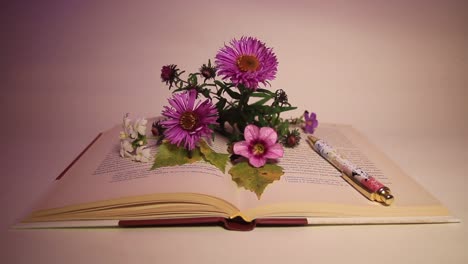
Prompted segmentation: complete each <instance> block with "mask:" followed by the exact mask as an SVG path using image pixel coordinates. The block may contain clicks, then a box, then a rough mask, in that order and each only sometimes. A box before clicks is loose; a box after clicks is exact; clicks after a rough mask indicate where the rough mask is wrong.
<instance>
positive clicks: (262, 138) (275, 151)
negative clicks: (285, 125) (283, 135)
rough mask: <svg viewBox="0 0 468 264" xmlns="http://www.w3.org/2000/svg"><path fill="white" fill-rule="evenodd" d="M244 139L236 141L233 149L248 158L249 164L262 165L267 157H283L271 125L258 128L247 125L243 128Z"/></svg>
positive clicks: (282, 151) (281, 148)
mask: <svg viewBox="0 0 468 264" xmlns="http://www.w3.org/2000/svg"><path fill="white" fill-rule="evenodd" d="M244 138H245V141H240V142H236V143H235V144H234V147H233V151H234V153H235V154H237V155H241V156H244V157H246V158H248V159H249V163H250V165H252V166H254V167H257V168H259V167H262V166H263V165H265V163H266V161H267V159H278V158H281V157H283V153H284V150H283V147H282V146H281V145H280V144H278V143H276V140H277V139H278V135H277V134H276V131H275V130H274V129H273V128H271V127H262V128H258V127H257V126H255V125H248V126H247V127H246V128H245V130H244Z"/></svg>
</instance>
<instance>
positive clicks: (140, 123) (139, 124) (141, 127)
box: [133, 118, 148, 136]
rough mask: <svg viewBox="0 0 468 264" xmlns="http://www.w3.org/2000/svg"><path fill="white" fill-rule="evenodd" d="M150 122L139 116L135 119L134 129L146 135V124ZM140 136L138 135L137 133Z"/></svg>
mask: <svg viewBox="0 0 468 264" xmlns="http://www.w3.org/2000/svg"><path fill="white" fill-rule="evenodd" d="M147 123H148V120H146V119H144V118H139V119H137V120H136V121H135V124H134V125H133V128H134V130H135V131H136V132H137V133H138V134H140V135H142V136H144V135H146V124H147ZM137 136H138V135H137Z"/></svg>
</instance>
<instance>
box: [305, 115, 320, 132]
mask: <svg viewBox="0 0 468 264" xmlns="http://www.w3.org/2000/svg"><path fill="white" fill-rule="evenodd" d="M304 119H305V126H304V131H305V132H306V133H309V134H313V133H314V131H315V128H317V126H318V120H317V115H316V114H315V113H311V114H310V115H309V111H305V112H304Z"/></svg>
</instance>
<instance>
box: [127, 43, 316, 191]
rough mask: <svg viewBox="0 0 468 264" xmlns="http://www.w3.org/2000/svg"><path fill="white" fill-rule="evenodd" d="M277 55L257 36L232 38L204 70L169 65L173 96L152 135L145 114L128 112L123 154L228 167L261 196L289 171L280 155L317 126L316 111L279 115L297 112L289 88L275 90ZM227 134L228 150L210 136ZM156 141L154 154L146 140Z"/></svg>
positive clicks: (158, 163)
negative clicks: (138, 115)
mask: <svg viewBox="0 0 468 264" xmlns="http://www.w3.org/2000/svg"><path fill="white" fill-rule="evenodd" d="M277 66H278V61H277V58H276V56H275V54H274V52H273V50H272V48H269V47H267V46H266V45H265V44H264V43H263V42H261V41H260V40H258V39H256V38H253V37H242V38H240V39H239V40H237V39H233V40H232V41H231V42H230V43H229V44H228V45H225V46H224V47H222V48H221V49H220V50H219V51H218V53H217V54H216V57H215V63H214V65H212V63H211V60H208V63H207V64H203V65H202V66H201V68H200V69H199V71H198V72H195V73H189V74H187V75H186V77H185V78H183V76H184V75H185V71H182V70H180V69H179V68H178V67H177V65H174V64H171V65H166V66H163V67H162V69H161V79H162V81H163V82H164V83H165V84H166V85H168V87H169V89H170V90H171V89H172V93H173V96H172V98H169V99H168V103H169V105H167V106H164V110H163V111H162V117H163V119H161V120H159V121H157V122H154V123H153V124H152V127H151V131H152V135H151V136H147V135H146V134H145V131H146V125H147V121H146V119H137V120H136V121H135V122H133V123H132V122H131V120H130V119H129V116H128V115H126V116H125V117H124V122H123V131H122V132H121V135H120V138H121V151H120V155H121V156H122V157H126V158H130V159H132V160H135V161H140V162H150V161H152V162H153V166H152V169H157V168H160V167H165V166H179V165H183V164H187V163H193V162H198V161H200V162H208V163H210V164H212V165H213V166H215V167H217V168H218V169H220V170H221V171H223V172H224V171H225V170H226V166H227V165H228V164H229V165H230V169H229V171H228V173H229V174H230V175H231V176H232V179H233V180H234V181H235V182H236V183H237V184H238V186H240V187H244V188H246V189H248V190H250V191H253V192H255V193H256V194H257V197H258V198H259V199H260V197H261V194H262V193H263V191H264V189H265V188H266V186H267V185H268V184H270V183H272V182H273V181H275V180H278V179H280V177H281V175H283V169H282V168H281V166H280V165H279V163H278V160H279V159H280V158H281V157H283V155H284V149H283V148H284V147H290V148H294V147H295V146H297V145H298V144H299V143H300V141H301V137H300V132H299V130H298V129H300V128H302V129H304V131H305V132H306V133H313V132H314V130H315V128H316V127H317V125H318V121H317V119H316V115H315V113H309V112H308V111H305V112H304V115H303V116H301V117H298V118H289V119H284V118H282V117H281V114H282V113H283V112H286V111H290V110H294V109H296V107H294V106H292V105H291V104H290V103H289V101H288V96H287V94H286V93H285V91H283V90H281V89H279V90H275V91H272V90H271V89H268V88H262V87H260V85H263V86H270V83H269V81H271V80H273V79H274V78H275V75H276V72H277ZM215 137H224V138H226V139H227V141H226V142H227V143H226V152H225V153H221V152H217V151H215V150H214V149H213V148H212V147H211V146H210V141H212V140H213V139H214V138H215ZM149 139H154V140H156V144H157V151H156V154H154V155H153V154H152V153H151V151H150V149H149V147H148V140H149Z"/></svg>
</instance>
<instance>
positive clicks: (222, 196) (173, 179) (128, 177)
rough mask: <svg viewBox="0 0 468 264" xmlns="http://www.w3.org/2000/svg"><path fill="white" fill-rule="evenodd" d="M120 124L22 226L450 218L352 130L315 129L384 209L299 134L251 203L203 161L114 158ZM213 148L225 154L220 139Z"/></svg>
mask: <svg viewBox="0 0 468 264" xmlns="http://www.w3.org/2000/svg"><path fill="white" fill-rule="evenodd" d="M120 130H121V127H120V126H116V127H115V128H113V129H110V130H108V131H106V132H104V133H101V134H99V136H98V137H97V138H96V139H95V140H94V141H93V142H92V143H91V144H90V146H88V148H86V149H85V150H84V151H83V153H81V155H80V156H79V157H78V158H77V159H76V160H75V161H74V162H73V163H72V164H71V165H70V166H69V167H68V168H67V169H66V170H65V171H64V173H62V174H61V175H60V176H59V177H58V178H57V180H56V181H55V182H54V186H52V188H51V190H50V192H49V193H48V195H46V196H45V197H44V199H43V200H42V201H40V203H39V204H38V206H37V208H35V210H34V211H33V212H32V213H31V214H30V215H29V216H28V217H27V218H26V219H24V220H23V222H22V223H21V224H20V226H21V225H22V226H25V227H62V226H65V227H66V226H103V225H104V226H107V225H110V226H112V225H115V226H147V225H156V226H157V225H178V224H195V225H196V224H211V223H220V224H223V225H225V227H226V228H228V229H252V228H253V227H254V226H256V225H257V226H258V225H302V224H379V223H435V222H456V221H458V220H457V219H455V218H454V217H452V216H451V215H450V213H449V212H448V210H447V209H446V208H445V207H444V206H443V205H441V204H440V203H439V202H438V201H437V200H436V199H435V198H434V197H433V196H432V195H431V194H429V193H428V192H427V191H425V190H424V189H423V188H422V187H421V186H419V185H418V184H417V183H416V182H414V181H413V180H412V179H411V178H410V177H408V176H407V175H406V174H405V173H404V172H403V171H401V169H399V168H398V167H397V166H396V165H395V164H394V163H393V162H392V161H390V160H389V159H388V158H387V157H385V155H384V154H383V153H381V152H380V151H379V150H377V149H376V148H375V147H374V146H373V145H372V144H371V143H369V142H368V141H367V140H366V139H365V138H364V137H363V136H361V135H360V134H359V133H358V132H357V131H356V130H355V129H353V128H352V127H351V126H347V125H332V124H321V125H320V127H319V128H318V129H317V131H316V133H315V135H316V136H318V137H320V138H323V139H324V140H326V141H327V142H329V143H331V144H332V145H333V146H334V147H335V148H336V149H337V150H338V151H339V152H340V153H341V154H342V155H344V156H345V157H347V158H348V159H349V160H351V161H352V162H354V163H355V164H357V165H359V166H360V167H361V168H363V169H364V170H366V171H367V172H368V173H369V174H371V175H373V176H374V177H375V178H376V179H378V180H379V181H380V182H382V183H383V184H384V185H386V186H388V187H389V188H390V189H391V190H392V193H393V194H394V196H395V202H394V203H393V204H392V205H391V206H383V205H381V204H379V203H376V202H372V201H369V200H367V199H366V198H365V197H364V196H362V195H361V194H360V193H359V192H357V191H356V190H355V189H354V188H353V187H351V186H350V185H349V184H348V183H347V182H346V181H345V180H344V179H342V178H341V177H340V173H339V172H338V171H337V170H336V169H335V168H334V167H333V166H332V165H330V164H329V163H328V162H327V161H325V160H324V159H323V158H321V157H320V156H319V155H318V154H317V153H316V152H314V151H313V150H312V148H311V147H310V145H309V144H307V143H306V142H305V140H304V141H303V142H301V144H300V145H299V146H298V147H296V148H293V149H290V148H286V149H285V155H284V157H283V158H282V159H280V161H279V165H280V166H282V167H283V168H284V175H283V176H282V177H281V178H280V180H277V181H275V182H273V183H272V184H270V185H269V186H268V187H267V188H266V189H265V191H264V193H263V194H262V196H261V198H260V199H259V198H258V197H257V196H256V194H255V193H253V192H251V191H248V190H245V189H243V188H240V187H238V186H237V185H236V183H235V182H234V181H233V180H232V179H231V176H230V175H229V174H227V173H226V174H224V173H222V172H221V171H220V170H218V169H217V168H215V167H214V166H212V165H211V164H209V163H206V162H197V163H194V164H186V165H182V166H174V167H164V168H158V169H155V170H150V168H151V165H152V164H151V163H138V162H133V161H130V160H129V159H124V158H121V157H120V155H119V149H120V141H119V132H120ZM302 138H303V139H305V138H306V136H305V135H302ZM211 145H212V146H211V147H212V148H213V149H215V150H216V151H218V152H225V153H227V152H226V141H224V140H223V138H222V137H220V136H217V137H216V139H215V141H214V142H212V143H211ZM153 151H154V152H157V147H154V149H153Z"/></svg>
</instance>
